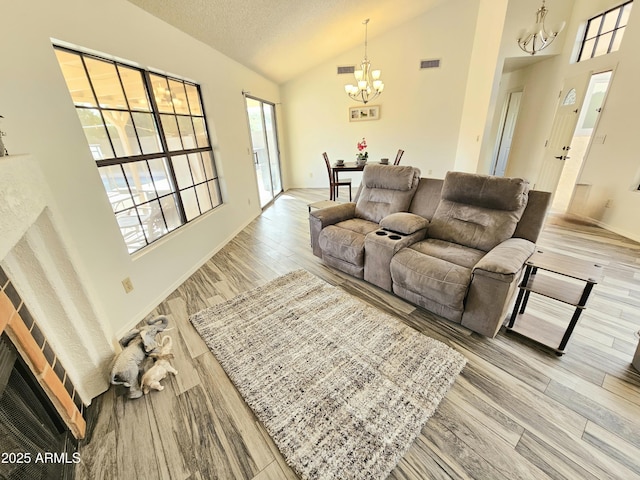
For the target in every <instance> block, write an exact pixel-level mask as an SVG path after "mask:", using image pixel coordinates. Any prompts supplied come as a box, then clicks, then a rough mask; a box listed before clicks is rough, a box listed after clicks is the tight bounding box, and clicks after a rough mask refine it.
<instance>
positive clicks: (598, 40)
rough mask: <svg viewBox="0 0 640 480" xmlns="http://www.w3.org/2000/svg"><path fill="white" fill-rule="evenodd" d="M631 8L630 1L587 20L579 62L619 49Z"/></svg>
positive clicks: (631, 2)
mask: <svg viewBox="0 0 640 480" xmlns="http://www.w3.org/2000/svg"><path fill="white" fill-rule="evenodd" d="M632 7H633V1H632V0H631V1H628V2H625V3H623V4H621V5H619V6H617V7H614V8H611V9H609V10H607V11H606V12H604V13H601V14H600V15H596V16H595V17H593V18H590V19H589V21H588V22H587V27H586V29H585V32H584V37H583V39H582V43H581V45H580V53H579V54H578V61H579V62H581V61H583V60H588V59H590V58H595V57H599V56H600V55H606V54H607V53H611V52H615V51H617V50H618V49H619V48H620V44H621V43H622V37H623V36H624V32H625V30H626V28H627V22H628V21H629V15H631V8H632Z"/></svg>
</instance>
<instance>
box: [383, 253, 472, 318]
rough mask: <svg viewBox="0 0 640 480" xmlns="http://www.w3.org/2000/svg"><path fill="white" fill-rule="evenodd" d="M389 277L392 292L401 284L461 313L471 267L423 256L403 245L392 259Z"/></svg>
mask: <svg viewBox="0 0 640 480" xmlns="http://www.w3.org/2000/svg"><path fill="white" fill-rule="evenodd" d="M419 243H422V242H419ZM391 279H392V281H393V288H394V291H395V289H396V287H400V288H402V289H405V290H409V291H412V292H415V293H416V294H418V295H420V296H421V297H424V298H426V299H428V300H430V301H432V302H435V303H439V304H441V305H446V306H447V307H449V308H450V309H452V310H455V311H459V312H462V311H463V310H464V299H465V296H466V294H467V289H468V288H469V283H470V282H471V268H468V267H464V266H461V265H456V264H455V263H452V262H449V261H447V260H443V259H441V258H436V257H431V256H429V255H425V254H423V253H421V252H419V251H418V250H415V249H414V248H411V247H409V248H403V249H402V250H400V251H399V252H398V253H396V254H395V255H394V256H393V258H392V259H391Z"/></svg>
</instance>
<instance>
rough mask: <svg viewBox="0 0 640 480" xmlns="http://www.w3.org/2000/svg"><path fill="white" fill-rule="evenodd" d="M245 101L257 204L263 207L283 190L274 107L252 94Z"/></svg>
mask: <svg viewBox="0 0 640 480" xmlns="http://www.w3.org/2000/svg"><path fill="white" fill-rule="evenodd" d="M246 101H247V115H248V117H249V128H250V130H251V143H252V145H253V162H254V165H255V169H256V180H257V182H258V193H259V194H260V206H261V207H263V208H264V206H265V205H267V204H269V202H271V201H272V200H273V199H274V198H275V196H276V195H278V194H279V193H280V192H282V180H281V178H282V177H281V174H280V152H279V149H278V135H277V129H276V115H275V106H274V105H273V104H272V103H268V102H265V101H262V100H258V99H256V98H251V97H246Z"/></svg>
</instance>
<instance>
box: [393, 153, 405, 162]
mask: <svg viewBox="0 0 640 480" xmlns="http://www.w3.org/2000/svg"><path fill="white" fill-rule="evenodd" d="M403 153H404V150H398V154H397V155H396V159H395V160H394V161H393V164H394V165H400V159H401V158H402V154H403Z"/></svg>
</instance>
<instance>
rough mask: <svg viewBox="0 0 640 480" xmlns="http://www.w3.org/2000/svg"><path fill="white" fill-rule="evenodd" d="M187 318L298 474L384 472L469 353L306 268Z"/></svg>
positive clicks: (369, 474)
mask: <svg viewBox="0 0 640 480" xmlns="http://www.w3.org/2000/svg"><path fill="white" fill-rule="evenodd" d="M191 322H192V323H193V325H194V326H195V328H196V330H197V331H198V332H199V333H200V335H201V336H202V338H203V339H204V340H205V342H206V343H207V345H208V346H209V348H210V349H211V351H212V352H213V354H214V355H215V356H216V358H217V359H218V361H219V362H220V364H221V365H222V367H223V368H224V370H225V372H226V373H227V375H228V376H229V378H230V379H231V381H232V382H233V383H234V384H235V385H236V387H237V388H238V391H239V392H240V393H241V395H242V396H243V397H244V399H245V400H246V402H247V404H248V405H249V406H250V407H251V409H252V410H253V411H254V412H255V414H256V416H257V417H258V418H259V419H260V421H261V422H262V423H263V424H264V426H265V428H266V429H267V431H268V433H269V435H270V436H271V438H273V440H274V442H275V443H276V445H277V446H278V448H279V449H280V451H281V452H282V454H283V456H284V458H285V459H286V461H287V463H288V464H289V466H291V467H292V468H293V469H294V470H295V471H296V472H297V473H298V474H299V475H300V476H301V477H302V478H303V479H383V478H386V477H387V476H388V475H389V473H390V472H391V470H393V468H394V467H395V466H396V464H397V463H398V461H399V460H400V459H401V458H402V456H403V455H404V454H405V453H406V451H407V450H408V448H409V447H410V446H411V444H412V442H413V441H414V440H415V438H416V437H417V436H418V434H419V433H420V430H421V429H422V427H423V426H424V424H425V423H426V421H427V420H428V419H429V417H430V416H431V415H432V414H433V412H434V411H435V409H436V408H437V406H438V404H439V403H440V401H441V400H442V398H443V397H444V395H445V393H446V392H447V391H448V389H449V388H450V386H451V385H452V384H453V383H454V381H455V379H456V377H457V375H458V374H459V373H460V371H461V370H462V368H463V367H464V365H465V363H466V359H465V358H464V357H463V356H462V355H461V354H460V353H458V352H456V351H455V350H453V349H451V348H450V347H448V346H446V345H445V344H443V343H441V342H439V341H437V340H434V339H432V338H429V337H427V336H425V335H423V334H421V333H419V332H417V331H416V330H414V329H412V328H411V327H409V326H407V325H405V324H403V323H402V322H401V321H400V320H398V319H396V318H395V317H393V316H392V315H390V314H387V313H385V312H382V311H380V310H378V309H376V308H374V307H371V306H369V305H366V304H365V303H363V302H362V301H360V300H358V299H356V298H355V297H353V296H351V295H349V294H348V293H346V292H344V291H343V290H341V289H340V288H338V287H334V286H332V285H330V284H328V283H326V282H324V281H323V280H320V279H319V278H317V277H315V276H314V275H312V274H311V273H309V272H307V271H305V270H297V271H294V272H291V273H288V274H286V275H284V276H282V277H279V278H277V279H275V280H273V281H271V282H269V283H267V284H265V285H264V286H262V287H259V288H256V289H254V290H251V291H248V292H246V293H243V294H241V295H239V296H237V297H236V298H234V299H232V300H230V301H228V302H225V303H222V304H219V305H216V306H214V307H211V308H208V309H205V310H203V311H201V312H198V313H196V314H195V315H193V316H191Z"/></svg>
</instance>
